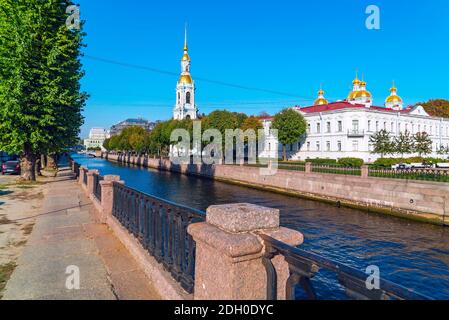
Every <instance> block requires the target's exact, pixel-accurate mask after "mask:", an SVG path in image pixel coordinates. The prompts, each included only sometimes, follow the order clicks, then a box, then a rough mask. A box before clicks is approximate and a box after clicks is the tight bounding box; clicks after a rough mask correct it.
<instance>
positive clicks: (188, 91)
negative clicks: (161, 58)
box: [173, 32, 198, 120]
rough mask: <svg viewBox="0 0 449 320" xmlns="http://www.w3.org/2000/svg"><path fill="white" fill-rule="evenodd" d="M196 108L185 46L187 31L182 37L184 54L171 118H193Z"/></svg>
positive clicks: (193, 84) (195, 114)
mask: <svg viewBox="0 0 449 320" xmlns="http://www.w3.org/2000/svg"><path fill="white" fill-rule="evenodd" d="M197 117H198V108H197V107H196V104H195V82H194V81H193V79H192V75H191V74H190V56H189V48H188V46H187V32H186V34H185V39H184V55H183V56H182V58H181V76H180V77H179V80H178V82H177V84H176V105H175V107H174V109H173V119H175V120H184V119H192V120H195V119H197Z"/></svg>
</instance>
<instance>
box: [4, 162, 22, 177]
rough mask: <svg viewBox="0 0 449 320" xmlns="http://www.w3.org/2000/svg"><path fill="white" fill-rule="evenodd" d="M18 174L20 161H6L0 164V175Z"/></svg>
mask: <svg viewBox="0 0 449 320" xmlns="http://www.w3.org/2000/svg"><path fill="white" fill-rule="evenodd" d="M5 174H20V161H6V162H5V163H3V164H2V175H5Z"/></svg>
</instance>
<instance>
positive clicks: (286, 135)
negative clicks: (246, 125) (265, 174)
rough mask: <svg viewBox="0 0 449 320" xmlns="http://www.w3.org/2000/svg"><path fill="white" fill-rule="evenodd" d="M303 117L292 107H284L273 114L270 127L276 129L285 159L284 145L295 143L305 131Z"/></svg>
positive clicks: (305, 125) (305, 124) (285, 158)
mask: <svg viewBox="0 0 449 320" xmlns="http://www.w3.org/2000/svg"><path fill="white" fill-rule="evenodd" d="M306 127H307V123H306V120H305V119H304V117H303V116H302V115H301V114H300V113H299V112H297V111H295V110H293V109H290V108H288V109H284V110H282V111H281V112H279V113H278V114H276V115H275V116H274V119H273V122H272V124H271V128H272V129H277V130H278V139H279V142H280V143H281V144H282V149H283V159H284V161H285V160H287V151H286V145H287V144H291V143H295V142H297V141H298V139H299V138H300V137H301V136H302V135H303V134H304V133H305V132H306Z"/></svg>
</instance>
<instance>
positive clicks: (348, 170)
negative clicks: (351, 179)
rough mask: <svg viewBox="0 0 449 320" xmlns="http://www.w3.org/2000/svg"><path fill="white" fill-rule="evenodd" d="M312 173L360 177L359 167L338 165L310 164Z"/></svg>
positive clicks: (360, 170)
mask: <svg viewBox="0 0 449 320" xmlns="http://www.w3.org/2000/svg"><path fill="white" fill-rule="evenodd" d="M312 172H316V173H331V174H343V175H351V176H361V175H362V169H361V168H360V167H347V166H343V165H338V164H312Z"/></svg>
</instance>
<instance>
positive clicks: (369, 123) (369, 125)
mask: <svg viewBox="0 0 449 320" xmlns="http://www.w3.org/2000/svg"><path fill="white" fill-rule="evenodd" d="M368 132H371V120H368Z"/></svg>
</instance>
